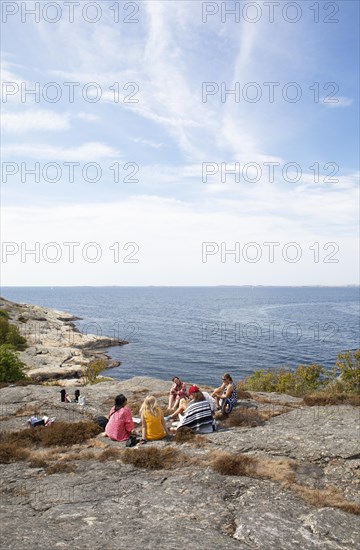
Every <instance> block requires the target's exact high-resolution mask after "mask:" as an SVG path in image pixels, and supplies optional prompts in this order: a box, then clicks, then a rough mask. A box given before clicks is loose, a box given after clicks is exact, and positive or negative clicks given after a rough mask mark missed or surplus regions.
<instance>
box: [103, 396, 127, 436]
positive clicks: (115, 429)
mask: <svg viewBox="0 0 360 550" xmlns="http://www.w3.org/2000/svg"><path fill="white" fill-rule="evenodd" d="M126 402H127V399H126V397H125V395H123V394H122V393H121V394H120V395H117V396H116V397H115V405H114V406H113V407H112V409H111V411H110V414H109V422H108V423H107V424H106V428H105V433H106V435H107V436H108V437H110V439H113V440H114V441H126V439H128V438H129V436H130V434H131V432H132V430H133V429H134V421H133V419H132V416H131V411H130V409H129V408H128V407H125V404H126Z"/></svg>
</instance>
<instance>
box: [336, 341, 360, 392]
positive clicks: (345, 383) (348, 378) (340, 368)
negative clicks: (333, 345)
mask: <svg viewBox="0 0 360 550" xmlns="http://www.w3.org/2000/svg"><path fill="white" fill-rule="evenodd" d="M336 367H337V369H336V371H335V375H337V374H340V380H337V381H336V385H337V386H339V389H342V390H343V391H345V392H349V393H359V392H360V349H357V350H355V351H346V352H344V353H339V355H338V357H337V361H336Z"/></svg>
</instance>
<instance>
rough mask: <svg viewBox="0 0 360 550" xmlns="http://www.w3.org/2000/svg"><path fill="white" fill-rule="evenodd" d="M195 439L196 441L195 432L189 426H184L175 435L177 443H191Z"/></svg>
mask: <svg viewBox="0 0 360 550" xmlns="http://www.w3.org/2000/svg"><path fill="white" fill-rule="evenodd" d="M194 439H195V434H194V432H193V431H192V430H191V429H190V428H188V427H187V426H184V427H183V428H179V429H178V430H176V434H175V441H176V443H189V442H192V441H194Z"/></svg>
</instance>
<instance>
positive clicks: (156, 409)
mask: <svg viewBox="0 0 360 550" xmlns="http://www.w3.org/2000/svg"><path fill="white" fill-rule="evenodd" d="M145 412H148V413H150V414H151V415H152V416H159V414H161V409H160V406H159V403H158V402H157V399H156V397H154V396H153V395H148V396H147V397H145V399H144V402H143V404H142V405H141V408H140V414H143V413H145Z"/></svg>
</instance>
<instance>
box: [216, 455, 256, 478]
mask: <svg viewBox="0 0 360 550" xmlns="http://www.w3.org/2000/svg"><path fill="white" fill-rule="evenodd" d="M213 456H214V458H213V460H212V467H213V469H214V470H215V472H218V473H219V474H222V475H225V476H248V477H256V468H257V465H258V459H256V458H255V457H253V456H249V455H244V454H238V455H235V454H232V453H223V452H219V453H214V455H213Z"/></svg>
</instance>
